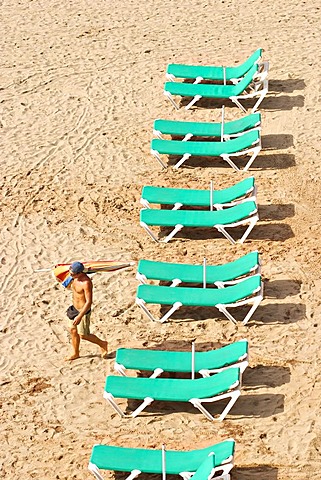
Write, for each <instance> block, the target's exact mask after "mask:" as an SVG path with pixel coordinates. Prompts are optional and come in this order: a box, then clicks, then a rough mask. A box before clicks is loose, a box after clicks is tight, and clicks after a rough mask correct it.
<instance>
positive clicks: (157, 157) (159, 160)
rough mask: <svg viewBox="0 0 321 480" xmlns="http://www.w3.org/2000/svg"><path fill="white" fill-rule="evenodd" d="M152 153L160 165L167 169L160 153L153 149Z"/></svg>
mask: <svg viewBox="0 0 321 480" xmlns="http://www.w3.org/2000/svg"><path fill="white" fill-rule="evenodd" d="M150 153H151V154H152V155H153V157H155V158H156V160H157V161H158V163H159V164H160V165H161V166H162V167H163V168H167V165H165V163H164V162H163V161H162V159H161V157H160V155H159V152H158V151H157V150H153V149H151V151H150Z"/></svg>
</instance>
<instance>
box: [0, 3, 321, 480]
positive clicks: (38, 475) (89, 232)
mask: <svg viewBox="0 0 321 480" xmlns="http://www.w3.org/2000/svg"><path fill="white" fill-rule="evenodd" d="M320 11H321V10H320V7H319V2H318V1H316V0H310V1H307V2H295V1H293V0H285V1H283V2H277V3H275V2H261V1H258V0H252V1H244V0H238V1H235V0H226V1H219V2H213V1H208V2H205V1H197V0H196V1H193V0H192V1H186V0H182V1H180V2H174V1H171V0H162V1H159V0H154V1H153V2H139V1H136V0H127V1H119V0H115V1H113V2H111V1H107V0H106V1H102V0H97V1H95V2H89V1H88V2H86V1H81V0H78V1H75V0H70V1H60V2H54V1H51V2H49V1H40V0H34V1H27V0H21V1H19V2H17V1H13V0H3V1H2V2H1V10H0V12H1V13H0V15H1V17H0V18H1V25H2V34H1V38H0V42H1V61H0V105H1V116H0V134H1V149H0V156H1V178H0V184H1V208H0V272H1V278H2V281H1V282H0V294H1V300H0V310H1V318H0V351H1V360H0V395H1V424H0V435H1V438H2V449H1V450H2V455H1V460H0V462H1V463H0V465H1V466H0V473H1V475H0V476H1V477H3V478H6V479H7V480H16V479H17V478H24V479H25V480H29V479H52V478H55V479H60V480H70V479H73V478H75V479H77V480H85V479H88V478H90V474H89V472H88V471H87V464H88V461H89V457H90V452H91V448H92V446H93V445H94V444H95V443H100V442H101V443H106V444H111V445H119V446H121V445H124V446H132V447H133V446H139V447H147V448H155V447H156V448H160V446H161V444H162V443H165V444H166V446H167V448H169V449H170V448H173V449H175V448H182V449H190V448H196V447H202V446H205V445H209V444H210V443H215V442H216V441H220V440H223V439H225V438H228V437H234V438H235V440H236V441H237V453H236V459H235V460H236V467H235V469H234V471H235V473H234V475H233V478H234V479H237V480H262V479H265V480H288V479H289V478H291V479H292V480H299V479H307V478H312V477H313V478H314V479H317V478H321V474H320V449H321V440H320V427H321V424H320V402H321V400H320V398H321V376H320V367H319V365H320V331H321V321H320V313H321V306H320V305H321V293H320V289H321V281H320V264H321V253H320V248H319V243H320V201H319V199H320V187H319V179H320V174H321V166H320V165H321V164H320V152H319V150H320V140H321V135H320V122H321V112H320V65H321V49H320V33H321V32H320V26H321V18H320ZM258 47H263V48H264V49H265V53H264V58H265V59H267V60H269V61H270V73H269V80H270V84H269V85H270V93H269V95H268V97H267V98H266V99H265V100H264V101H263V103H262V109H261V112H262V116H263V131H262V134H263V139H262V143H263V151H262V153H261V154H260V155H259V157H258V158H257V159H256V161H255V162H254V164H253V168H252V169H251V172H250V174H254V175H255V178H256V183H257V185H258V201H259V211H260V222H259V224H258V225H257V227H256V228H255V229H254V231H253V232H252V233H251V235H250V237H249V239H248V241H247V242H246V243H245V244H244V245H243V246H241V245H236V246H232V245H230V244H229V243H228V242H227V240H226V239H223V238H222V237H221V236H218V235H216V234H215V233H213V232H208V231H203V232H201V234H196V233H195V232H192V233H191V234H190V235H189V236H188V235H187V236H186V235H185V236H184V235H181V236H178V237H177V239H175V240H173V241H172V242H171V243H170V244H168V245H157V244H156V243H154V242H152V240H151V239H150V238H148V237H147V235H146V234H145V232H144V231H143V230H142V229H141V227H140V226H139V210H140V204H139V198H140V192H141V187H142V185H144V184H151V185H164V186H165V185H166V186H172V187H173V186H177V187H186V186H190V187H193V188H207V187H208V185H209V182H210V180H211V179H213V181H214V186H215V188H223V187H227V186H230V185H232V184H234V183H235V182H236V181H237V180H239V179H241V178H243V177H244V176H245V174H242V173H240V174H237V173H235V172H233V171H232V170H231V169H230V168H229V167H227V166H225V165H223V164H221V163H219V162H218V163H216V162H213V166H212V165H211V164H209V163H207V166H205V167H202V166H201V164H200V163H197V162H194V163H193V161H191V162H187V163H186V166H185V167H183V168H181V169H180V170H179V171H173V170H172V168H169V169H167V170H166V171H161V170H160V168H159V165H158V164H157V163H156V162H155V160H154V159H153V158H152V157H151V155H150V140H151V137H152V124H153V121H154V119H156V118H165V119H181V120H194V121H213V120H214V121H219V120H220V118H221V111H220V108H218V106H219V105H218V104H210V103H209V104H206V102H203V103H201V104H200V106H198V107H195V108H193V109H191V110H190V111H185V110H184V109H183V108H182V109H180V110H179V111H178V112H176V111H174V109H173V108H172V106H171V105H170V104H169V102H167V101H166V100H165V98H164V96H163V92H162V91H163V84H164V79H165V70H166V65H167V64H168V63H170V62H179V63H195V64H196V63H203V64H217V65H221V64H222V65H233V64H237V63H239V62H242V61H244V60H245V59H246V58H247V56H248V55H250V54H251V53H252V52H253V51H254V50H255V49H256V48H258ZM240 116H241V112H240V110H238V109H237V108H236V107H233V106H232V105H231V104H229V103H228V104H226V119H227V120H232V119H235V118H239V117H240ZM156 230H157V229H156ZM187 233H188V232H187ZM256 249H257V250H259V251H260V253H261V258H262V262H263V276H264V280H265V287H266V288H265V299H264V301H263V302H262V304H261V306H260V307H259V308H258V310H257V312H256V313H255V315H254V316H253V318H252V320H251V321H250V322H249V323H248V325H247V327H242V326H238V327H237V328H235V327H234V326H233V325H232V324H231V323H230V322H228V321H227V320H226V319H224V318H222V317H220V316H219V314H218V313H217V311H216V310H214V309H213V310H209V309H206V310H197V311H193V312H191V311H190V310H186V309H185V310H183V311H182V314H181V315H180V316H179V315H178V316H176V318H174V319H173V321H172V322H170V323H167V324H163V325H159V324H153V323H152V322H150V321H149V320H148V319H146V318H145V317H143V315H142V313H141V312H140V310H139V308H138V307H137V306H136V305H135V291H136V286H137V283H136V280H135V268H133V269H128V270H125V271H120V272H115V273H112V274H100V275H99V274H97V275H96V276H94V278H93V281H94V286H95V307H94V311H93V331H94V332H95V333H97V334H98V335H100V336H101V337H106V338H107V339H108V341H109V343H110V350H111V355H110V358H109V359H108V360H107V361H103V360H101V359H100V357H99V355H98V353H99V352H98V350H97V349H96V348H95V346H92V345H89V344H86V345H82V349H81V358H80V359H79V360H77V361H75V362H74V363H73V364H72V365H69V364H66V363H64V362H63V358H64V357H65V356H66V355H67V354H68V353H69V351H70V346H69V337H68V332H67V331H66V326H65V310H66V308H67V306H68V305H69V304H70V298H69V294H68V293H66V292H64V291H63V290H62V289H61V288H60V286H58V284H56V283H55V282H54V280H53V279H52V277H51V275H50V273H49V272H43V273H35V272H34V271H35V270H37V269H42V268H50V267H51V266H52V265H53V264H55V263H57V262H66V261H71V260H75V259H102V258H105V259H106V258H111V259H121V260H133V261H137V260H139V259H140V258H148V259H155V260H169V261H176V262H194V263H201V262H202V261H203V258H204V257H206V258H207V262H208V263H209V264H210V263H212V264H217V263H223V262H225V261H230V260H233V259H235V258H237V257H238V256H240V255H242V254H245V253H247V252H250V251H252V250H256ZM156 312H159V309H157V308H156ZM244 337H246V338H247V339H248V340H249V343H250V355H251V364H250V368H249V369H248V370H247V372H246V373H245V376H244V389H243V395H242V396H241V397H240V399H239V401H238V402H237V403H236V405H235V407H234V408H233V409H232V411H231V412H230V414H229V415H228V417H227V419H226V420H225V421H224V422H223V423H217V424H212V423H211V422H209V421H208V420H207V419H205V417H203V416H202V415H201V414H200V413H197V412H196V411H194V410H193V409H192V408H189V407H184V406H182V405H163V404H158V405H157V404H155V405H153V406H152V407H150V408H149V409H147V410H146V412H145V413H144V414H142V415H141V416H140V417H138V418H137V419H123V420H121V419H120V418H119V417H118V416H117V415H116V414H115V413H114V412H113V411H112V410H111V408H110V407H109V406H108V405H107V404H105V401H104V400H103V397H102V394H103V387H104V382H105V376H106V374H107V373H109V372H112V371H113V361H114V360H113V357H114V354H115V350H116V349H117V348H118V347H120V346H127V347H134V346H135V347H138V346H140V347H141V346H146V347H159V348H168V349H169V348H187V349H189V348H190V341H191V340H192V339H194V338H196V348H197V349H202V348H203V349H209V348H212V347H215V346H217V345H219V344H225V343H228V342H231V341H234V340H237V339H240V338H244ZM120 403H121V405H122V406H123V407H124V408H125V407H126V404H127V402H125V401H122V402H120ZM213 411H214V412H215V411H216V410H215V408H214V410H213ZM105 478H110V479H111V478H114V474H113V473H112V472H106V473H105Z"/></svg>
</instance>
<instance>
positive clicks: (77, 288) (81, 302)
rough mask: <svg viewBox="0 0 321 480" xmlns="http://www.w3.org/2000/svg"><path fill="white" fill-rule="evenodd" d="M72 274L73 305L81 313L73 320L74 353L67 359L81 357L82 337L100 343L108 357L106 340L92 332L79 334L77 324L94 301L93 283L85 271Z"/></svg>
mask: <svg viewBox="0 0 321 480" xmlns="http://www.w3.org/2000/svg"><path fill="white" fill-rule="evenodd" d="M70 275H71V276H72V278H73V281H72V283H71V289H72V303H73V306H74V307H75V308H76V309H77V310H78V311H79V314H78V315H77V317H76V318H75V319H74V321H73V325H74V328H71V329H70V334H71V345H72V350H73V351H72V354H71V355H70V356H69V357H67V358H66V359H65V360H76V359H77V358H79V356H80V355H79V346H80V339H83V340H87V341H88V342H91V343H94V344H95V345H98V346H99V347H100V350H101V356H102V358H106V357H107V354H108V350H107V349H108V344H107V342H106V341H105V340H101V339H100V338H98V337H97V336H96V335H94V334H92V333H90V334H88V335H79V333H78V332H77V325H78V324H79V323H80V321H81V319H82V317H83V316H84V315H85V314H86V312H88V310H90V309H91V306H92V302H93V284H92V281H91V279H90V278H89V277H88V276H87V275H86V274H85V273H72V272H71V271H70Z"/></svg>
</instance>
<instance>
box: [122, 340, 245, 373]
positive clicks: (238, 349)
mask: <svg viewBox="0 0 321 480" xmlns="http://www.w3.org/2000/svg"><path fill="white" fill-rule="evenodd" d="M247 355H248V342H247V340H240V341H238V342H234V343H231V344H229V345H225V346H224V347H221V348H218V349H216V350H208V351H206V352H195V371H196V372H198V371H199V370H201V369H207V370H212V369H215V368H223V367H226V366H229V365H233V364H235V363H237V362H239V361H241V360H244V359H245V358H246V357H247ZM116 362H117V363H119V364H120V365H123V366H124V367H125V368H128V369H132V370H143V371H144V370H146V371H154V370H155V369H156V368H159V367H161V368H162V369H163V370H164V371H165V372H186V373H190V372H191V366H192V353H191V351H188V352H175V351H167V350H146V349H136V348H118V349H117V351H116Z"/></svg>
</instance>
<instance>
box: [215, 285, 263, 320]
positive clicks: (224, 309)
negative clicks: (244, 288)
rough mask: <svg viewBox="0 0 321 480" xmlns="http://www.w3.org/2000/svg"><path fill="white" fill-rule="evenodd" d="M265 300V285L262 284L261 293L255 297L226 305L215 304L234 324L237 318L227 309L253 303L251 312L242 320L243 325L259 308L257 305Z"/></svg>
mask: <svg viewBox="0 0 321 480" xmlns="http://www.w3.org/2000/svg"><path fill="white" fill-rule="evenodd" d="M262 300H263V285H262V286H261V290H260V293H259V294H258V295H256V296H255V297H253V298H249V299H247V300H244V301H241V302H236V303H234V304H233V303H231V304H226V305H223V304H217V305H215V306H216V308H217V309H218V310H219V311H220V312H222V313H224V315H225V316H226V318H228V319H229V320H231V322H233V323H234V324H236V323H237V322H236V320H235V318H234V317H233V315H232V314H231V313H230V312H229V311H228V310H227V308H228V307H231V308H235V307H242V306H244V305H249V304H252V307H251V308H250V310H249V312H248V313H247V315H246V316H245V318H244V320H243V321H242V323H243V325H246V324H247V322H248V321H249V320H250V318H251V317H252V315H253V313H254V312H255V310H256V309H257V307H258V306H259V305H260V303H261V301H262Z"/></svg>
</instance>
